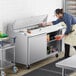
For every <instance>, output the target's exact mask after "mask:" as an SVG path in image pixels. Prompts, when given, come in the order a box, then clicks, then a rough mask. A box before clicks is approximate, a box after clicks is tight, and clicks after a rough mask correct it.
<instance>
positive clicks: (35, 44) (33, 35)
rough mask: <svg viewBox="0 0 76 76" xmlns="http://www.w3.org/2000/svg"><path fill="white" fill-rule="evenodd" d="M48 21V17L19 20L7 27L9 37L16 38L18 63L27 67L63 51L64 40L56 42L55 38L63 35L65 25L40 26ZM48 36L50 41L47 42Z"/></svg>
mask: <svg viewBox="0 0 76 76" xmlns="http://www.w3.org/2000/svg"><path fill="white" fill-rule="evenodd" d="M46 21H47V15H40V16H34V17H28V18H26V19H19V20H16V21H15V22H13V23H12V24H9V25H8V26H7V33H8V34H9V36H13V35H15V36H16V62H17V63H20V64H24V65H26V67H27V68H29V67H30V64H32V63H35V62H38V61H40V60H43V59H45V58H48V57H50V56H54V55H56V56H57V57H58V52H60V51H62V46H63V45H62V42H63V40H60V41H56V40H55V38H54V36H56V35H59V34H62V29H63V28H64V26H63V25H64V24H63V23H59V24H57V25H54V26H45V27H42V26H40V23H41V22H46ZM47 36H49V37H50V38H49V39H50V40H49V42H48V41H47Z"/></svg>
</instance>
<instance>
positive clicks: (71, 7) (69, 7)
mask: <svg viewBox="0 0 76 76" xmlns="http://www.w3.org/2000/svg"><path fill="white" fill-rule="evenodd" d="M64 9H65V12H67V13H69V14H71V15H73V16H76V0H65V1H64Z"/></svg>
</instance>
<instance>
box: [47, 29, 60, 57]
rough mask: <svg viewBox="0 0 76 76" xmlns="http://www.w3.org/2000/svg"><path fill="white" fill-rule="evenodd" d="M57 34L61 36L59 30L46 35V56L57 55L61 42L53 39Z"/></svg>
mask: <svg viewBox="0 0 76 76" xmlns="http://www.w3.org/2000/svg"><path fill="white" fill-rule="evenodd" d="M59 34H61V31H60V30H58V31H55V32H51V33H48V34H47V55H52V54H55V53H58V52H59V51H60V50H61V40H60V41H57V40H56V39H55V36H56V35H59Z"/></svg>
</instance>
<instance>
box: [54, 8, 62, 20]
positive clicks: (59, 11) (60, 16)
mask: <svg viewBox="0 0 76 76" xmlns="http://www.w3.org/2000/svg"><path fill="white" fill-rule="evenodd" d="M55 15H56V17H57V18H58V19H60V18H62V17H63V9H56V10H55Z"/></svg>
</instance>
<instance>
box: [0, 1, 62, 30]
mask: <svg viewBox="0 0 76 76" xmlns="http://www.w3.org/2000/svg"><path fill="white" fill-rule="evenodd" d="M56 8H62V0H0V31H4V30H5V29H3V25H4V23H7V22H10V21H13V20H15V19H19V18H25V17H29V16H35V15H42V14H48V21H51V20H54V19H55V18H54V10H55V9H56Z"/></svg>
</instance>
